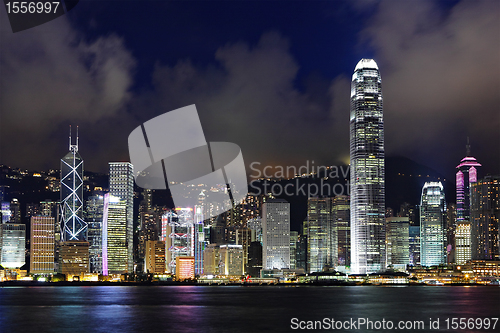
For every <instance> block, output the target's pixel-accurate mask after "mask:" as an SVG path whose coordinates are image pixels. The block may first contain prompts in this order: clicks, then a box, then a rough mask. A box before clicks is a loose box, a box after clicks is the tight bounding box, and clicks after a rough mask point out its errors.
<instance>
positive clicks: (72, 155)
mask: <svg viewBox="0 0 500 333" xmlns="http://www.w3.org/2000/svg"><path fill="white" fill-rule="evenodd" d="M60 193H61V203H60V211H61V213H60V214H61V229H62V230H61V240H62V241H64V242H65V241H75V240H87V223H85V221H84V220H83V160H82V158H81V156H80V153H78V127H77V134H76V144H73V143H72V140H71V127H70V133H69V152H68V153H67V154H66V156H64V157H63V158H62V159H61V190H60Z"/></svg>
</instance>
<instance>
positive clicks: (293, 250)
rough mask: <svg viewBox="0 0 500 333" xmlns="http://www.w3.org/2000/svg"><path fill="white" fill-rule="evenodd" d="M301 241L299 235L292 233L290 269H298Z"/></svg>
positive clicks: (295, 232)
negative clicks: (298, 245) (298, 244)
mask: <svg viewBox="0 0 500 333" xmlns="http://www.w3.org/2000/svg"><path fill="white" fill-rule="evenodd" d="M298 241H299V233H298V232H297V231H290V269H296V268H297V242H298Z"/></svg>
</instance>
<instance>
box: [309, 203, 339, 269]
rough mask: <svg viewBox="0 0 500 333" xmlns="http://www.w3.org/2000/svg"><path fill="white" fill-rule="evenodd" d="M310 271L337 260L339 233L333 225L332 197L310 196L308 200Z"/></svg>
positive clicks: (330, 265)
mask: <svg viewBox="0 0 500 333" xmlns="http://www.w3.org/2000/svg"><path fill="white" fill-rule="evenodd" d="M307 225H308V231H307V234H308V240H309V242H308V249H307V258H308V261H309V263H308V266H309V272H310V273H312V272H321V271H323V270H324V269H325V268H328V267H332V266H333V264H334V262H336V260H335V259H336V258H335V255H336V254H337V251H336V250H337V248H336V242H335V240H336V236H337V233H336V232H335V230H333V226H332V198H317V197H315V198H309V199H308V201H307Z"/></svg>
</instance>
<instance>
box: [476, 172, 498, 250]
mask: <svg viewBox="0 0 500 333" xmlns="http://www.w3.org/2000/svg"><path fill="white" fill-rule="evenodd" d="M499 221H500V176H486V177H484V178H483V179H480V180H479V181H478V182H476V183H474V184H472V185H471V256H472V259H474V260H500V249H499V246H500V244H499V242H500V235H499Z"/></svg>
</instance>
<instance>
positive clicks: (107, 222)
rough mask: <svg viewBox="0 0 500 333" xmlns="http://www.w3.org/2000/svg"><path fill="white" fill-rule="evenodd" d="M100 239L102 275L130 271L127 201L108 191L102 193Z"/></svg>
mask: <svg viewBox="0 0 500 333" xmlns="http://www.w3.org/2000/svg"><path fill="white" fill-rule="evenodd" d="M101 241H102V271H103V275H108V274H123V273H132V271H130V270H129V255H128V244H127V202H126V201H125V200H123V199H121V198H120V197H116V196H114V195H111V194H109V193H106V194H105V195H104V208H103V224H102V240H101Z"/></svg>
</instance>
